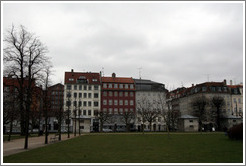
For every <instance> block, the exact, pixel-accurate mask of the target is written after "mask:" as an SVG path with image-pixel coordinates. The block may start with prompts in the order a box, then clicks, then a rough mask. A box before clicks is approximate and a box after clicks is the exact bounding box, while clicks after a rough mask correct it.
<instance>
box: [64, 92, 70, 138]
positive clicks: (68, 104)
mask: <svg viewBox="0 0 246 166" xmlns="http://www.w3.org/2000/svg"><path fill="white" fill-rule="evenodd" d="M66 95H67V101H66V106H67V110H66V112H65V116H66V123H67V137H68V138H70V116H71V91H68V92H67V94H66Z"/></svg>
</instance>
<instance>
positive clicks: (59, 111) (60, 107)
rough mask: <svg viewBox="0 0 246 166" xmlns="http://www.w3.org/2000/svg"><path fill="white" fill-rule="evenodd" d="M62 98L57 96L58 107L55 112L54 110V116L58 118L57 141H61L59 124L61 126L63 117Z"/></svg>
mask: <svg viewBox="0 0 246 166" xmlns="http://www.w3.org/2000/svg"><path fill="white" fill-rule="evenodd" d="M63 105H64V103H63V98H59V109H58V110H57V109H56V110H57V112H55V117H56V119H57V120H58V134H59V141H61V126H62V121H63V119H64V110H63Z"/></svg>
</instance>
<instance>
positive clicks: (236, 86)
mask: <svg viewBox="0 0 246 166" xmlns="http://www.w3.org/2000/svg"><path fill="white" fill-rule="evenodd" d="M227 86H228V87H229V88H243V85H227Z"/></svg>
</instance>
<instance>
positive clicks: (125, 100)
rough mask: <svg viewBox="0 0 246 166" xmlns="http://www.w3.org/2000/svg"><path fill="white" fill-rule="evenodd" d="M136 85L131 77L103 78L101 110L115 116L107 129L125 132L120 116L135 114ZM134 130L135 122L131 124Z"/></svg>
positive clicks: (106, 126) (107, 125)
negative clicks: (128, 113)
mask: <svg viewBox="0 0 246 166" xmlns="http://www.w3.org/2000/svg"><path fill="white" fill-rule="evenodd" d="M135 90H136V89H135V85H134V80H133V79H132V78H130V77H116V74H115V73H113V74H112V77H102V91H101V110H102V111H104V112H108V113H109V115H111V116H113V119H112V120H111V122H110V123H107V124H105V126H104V127H105V128H109V129H114V130H116V131H124V130H125V127H126V126H125V124H124V123H123V121H121V120H120V118H119V117H120V115H122V114H124V113H125V112H128V111H130V112H135ZM131 128H133V121H132V124H131Z"/></svg>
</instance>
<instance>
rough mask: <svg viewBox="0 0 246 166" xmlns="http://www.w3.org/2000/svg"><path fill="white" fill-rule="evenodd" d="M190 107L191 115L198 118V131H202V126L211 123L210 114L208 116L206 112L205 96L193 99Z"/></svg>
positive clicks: (206, 102) (206, 100)
mask: <svg viewBox="0 0 246 166" xmlns="http://www.w3.org/2000/svg"><path fill="white" fill-rule="evenodd" d="M191 105H192V107H193V115H195V116H197V117H198V123H199V131H202V124H203V123H204V122H207V123H208V122H211V114H208V111H207V110H206V106H208V105H209V100H208V99H207V98H206V97H205V96H199V97H196V98H195V100H194V101H193V102H192V103H191Z"/></svg>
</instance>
